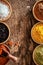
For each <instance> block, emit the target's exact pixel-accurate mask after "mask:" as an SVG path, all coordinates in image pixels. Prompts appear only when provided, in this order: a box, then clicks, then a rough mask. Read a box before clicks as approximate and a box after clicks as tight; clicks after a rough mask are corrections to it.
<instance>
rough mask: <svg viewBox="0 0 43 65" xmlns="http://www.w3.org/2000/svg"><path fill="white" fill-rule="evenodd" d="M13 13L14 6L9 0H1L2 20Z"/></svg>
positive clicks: (0, 12) (0, 17)
mask: <svg viewBox="0 0 43 65" xmlns="http://www.w3.org/2000/svg"><path fill="white" fill-rule="evenodd" d="M11 13H12V7H11V5H10V3H9V2H8V1H7V0H0V21H5V20H7V19H9V17H10V16H11Z"/></svg>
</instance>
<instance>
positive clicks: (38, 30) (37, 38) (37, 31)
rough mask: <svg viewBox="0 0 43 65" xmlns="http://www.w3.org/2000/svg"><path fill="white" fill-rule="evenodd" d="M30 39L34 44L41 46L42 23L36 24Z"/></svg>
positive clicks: (42, 38) (42, 36)
mask: <svg viewBox="0 0 43 65" xmlns="http://www.w3.org/2000/svg"><path fill="white" fill-rule="evenodd" d="M31 37H32V39H33V41H34V42H36V43H38V44H43V23H42V22H38V23H36V24H35V25H34V26H33V27H32V30H31Z"/></svg>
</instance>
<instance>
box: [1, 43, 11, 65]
mask: <svg viewBox="0 0 43 65" xmlns="http://www.w3.org/2000/svg"><path fill="white" fill-rule="evenodd" d="M3 49H5V50H6V51H8V52H10V49H9V48H8V46H6V45H5V44H0V64H1V65H5V64H6V63H7V62H8V61H9V58H8V57H7V53H5V52H4V51H3Z"/></svg>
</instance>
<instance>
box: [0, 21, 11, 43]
mask: <svg viewBox="0 0 43 65" xmlns="http://www.w3.org/2000/svg"><path fill="white" fill-rule="evenodd" d="M9 37H10V28H9V26H8V25H7V24H6V23H4V22H0V44H1V43H5V42H7V41H8V39H9Z"/></svg>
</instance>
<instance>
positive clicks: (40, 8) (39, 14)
mask: <svg viewBox="0 0 43 65" xmlns="http://www.w3.org/2000/svg"><path fill="white" fill-rule="evenodd" d="M40 4H41V5H40ZM32 12H33V16H34V17H35V19H36V20H38V21H40V22H43V0H39V1H37V2H36V3H35V4H34V6H33V10H32Z"/></svg>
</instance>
